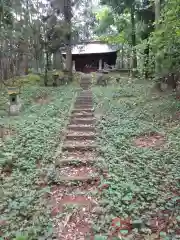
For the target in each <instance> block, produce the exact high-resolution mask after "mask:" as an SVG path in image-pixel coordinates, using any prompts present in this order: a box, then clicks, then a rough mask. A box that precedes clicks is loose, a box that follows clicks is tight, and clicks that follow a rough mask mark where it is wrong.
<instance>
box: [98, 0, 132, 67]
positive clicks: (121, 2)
mask: <svg viewBox="0 0 180 240" xmlns="http://www.w3.org/2000/svg"><path fill="white" fill-rule="evenodd" d="M101 3H102V4H107V5H109V6H111V7H112V8H113V10H114V11H115V12H117V13H118V14H122V13H124V12H125V11H126V10H128V11H129V13H130V19H131V45H132V52H133V57H132V68H133V69H136V68H137V56H136V21H135V14H136V7H137V1H136V0H101Z"/></svg>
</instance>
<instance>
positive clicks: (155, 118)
mask: <svg viewBox="0 0 180 240" xmlns="http://www.w3.org/2000/svg"><path fill="white" fill-rule="evenodd" d="M152 86H153V84H152V83H147V82H145V83H144V81H139V80H135V81H133V80H129V81H128V80H127V78H125V79H124V80H123V78H121V81H120V85H113V86H109V87H108V88H107V89H104V88H102V89H100V88H94V94H95V99H96V103H97V107H98V108H99V105H100V106H101V109H102V110H103V116H102V120H101V122H99V124H98V127H99V132H100V136H99V148H100V153H101V155H102V156H103V157H104V161H105V163H104V164H105V165H106V167H107V169H108V173H109V177H108V178H107V179H104V184H107V185H108V189H105V190H104V191H103V192H102V202H101V203H102V206H103V209H104V211H103V214H102V217H101V218H100V219H99V224H98V225H96V226H95V229H96V230H97V231H98V232H99V231H100V232H104V233H105V235H107V233H108V232H109V231H111V226H112V225H111V224H112V220H113V219H114V218H120V219H121V220H127V219H128V218H129V219H131V220H132V221H138V222H140V224H139V227H137V228H139V233H141V234H142V236H141V237H142V238H138V236H139V233H138V236H136V238H137V239H155V238H156V237H157V236H158V230H159V229H161V227H162V226H161V227H160V226H159V225H158V230H157V231H156V232H155V233H156V234H154V235H153V232H152V229H151V227H150V226H149V227H148V225H146V224H145V223H146V221H147V220H148V221H149V219H151V217H152V216H153V214H154V216H156V214H157V216H159V215H158V214H161V211H163V210H167V212H168V211H169V213H170V215H171V214H173V217H174V218H176V217H177V218H178V216H179V204H178V202H179V199H180V198H179V195H178V193H179V190H180V185H179V170H180V164H179V157H180V155H179V150H180V144H179V139H180V132H179V122H178V120H176V113H179V109H180V104H179V102H176V101H175V100H173V98H172V96H165V95H161V96H159V95H158V94H157V92H156V91H155V92H152V90H151V89H152ZM152 133H158V134H160V135H161V134H162V135H164V136H165V138H166V142H165V145H163V146H161V147H160V148H156V147H155V148H153V147H152V148H151V147H148V145H147V147H140V146H139V147H138V146H136V144H135V141H136V139H138V137H142V136H145V135H146V136H147V138H146V140H144V141H148V140H147V139H148V136H151V134H152ZM145 146H146V145H145ZM104 168H105V166H103V169H104ZM161 217H162V216H161ZM157 219H158V218H157ZM157 221H158V220H157ZM170 222H171V218H170V219H168V226H169V227H168V229H169V232H167V233H165V235H166V237H167V238H163V239H176V237H177V236H176V234H177V235H178V228H179V227H178V226H179V225H178V223H176V225H175V226H174V225H173V224H172V225H169V224H170ZM144 224H145V225H144ZM118 226H119V225H118ZM127 227H128V226H127ZM126 230H128V229H126ZM161 231H162V232H163V231H165V230H164V229H163V228H162V229H161ZM134 233H135V232H134ZM144 234H145V235H146V234H148V235H149V238H148V236H147V238H145V236H144ZM151 235H152V237H151ZM143 236H144V238H143ZM175 236H176V237H175ZM173 237H174V238H173ZM136 238H135V239H136ZM123 239H129V238H128V237H127V238H123ZM130 239H133V238H130Z"/></svg>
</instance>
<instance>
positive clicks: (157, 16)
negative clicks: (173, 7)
mask: <svg viewBox="0 0 180 240" xmlns="http://www.w3.org/2000/svg"><path fill="white" fill-rule="evenodd" d="M154 7H155V29H156V30H158V28H159V19H160V13H161V12H160V11H161V5H160V0H155V2H154ZM159 70H160V64H159V62H158V59H157V58H156V62H155V73H156V74H158V72H159Z"/></svg>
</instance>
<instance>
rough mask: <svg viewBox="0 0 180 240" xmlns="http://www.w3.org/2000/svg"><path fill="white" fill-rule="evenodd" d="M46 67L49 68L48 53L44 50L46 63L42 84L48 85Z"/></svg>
mask: <svg viewBox="0 0 180 240" xmlns="http://www.w3.org/2000/svg"><path fill="white" fill-rule="evenodd" d="M48 68H49V54H48V51H46V64H45V74H44V86H46V87H47V85H48Z"/></svg>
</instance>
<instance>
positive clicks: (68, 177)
mask: <svg viewBox="0 0 180 240" xmlns="http://www.w3.org/2000/svg"><path fill="white" fill-rule="evenodd" d="M90 85H91V78H90V77H89V76H87V77H86V75H85V76H84V77H83V78H82V80H81V83H80V86H81V88H82V89H81V91H80V92H79V93H78V95H77V97H76V100H75V103H74V108H73V110H72V112H71V116H70V121H69V124H68V126H67V129H66V135H65V140H64V143H63V146H62V155H61V157H60V158H59V159H58V168H57V175H58V178H59V180H60V182H62V186H60V187H59V190H58V188H57V189H56V191H55V192H54V193H52V196H53V198H54V200H55V202H56V205H57V206H58V209H61V211H62V212H63V209H64V206H65V205H68V204H74V205H78V206H79V211H78V212H76V213H73V216H71V218H70V219H69V221H68V223H66V226H64V227H63V229H61V230H57V235H58V239H61V240H64V239H68V240H78V239H81V240H83V239H86V235H87V233H88V234H90V236H91V237H92V239H93V236H92V228H91V227H92V226H91V224H90V222H91V221H92V219H93V217H92V216H93V207H95V206H96V205H97V202H96V200H94V199H92V198H91V197H90V196H88V197H87V194H88V193H89V192H90V191H91V190H92V189H94V188H96V185H97V182H98V181H99V176H98V172H97V171H96V169H95V168H94V167H93V164H92V163H93V162H94V161H95V158H96V143H95V140H96V130H95V116H94V109H93V97H92V92H91V90H90V89H89V88H90ZM74 182H77V185H76V187H75V188H73V190H72V185H71V183H74ZM64 186H65V190H63V193H62V190H61V189H62V187H64ZM80 190H82V192H81V193H80V194H75V193H74V192H76V191H77V192H78V191H80ZM64 192H65V193H66V194H64ZM83 192H84V194H83ZM57 206H55V207H57ZM79 214H80V215H79ZM57 225H59V223H58V222H56V228H57ZM57 229H58V228H57Z"/></svg>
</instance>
